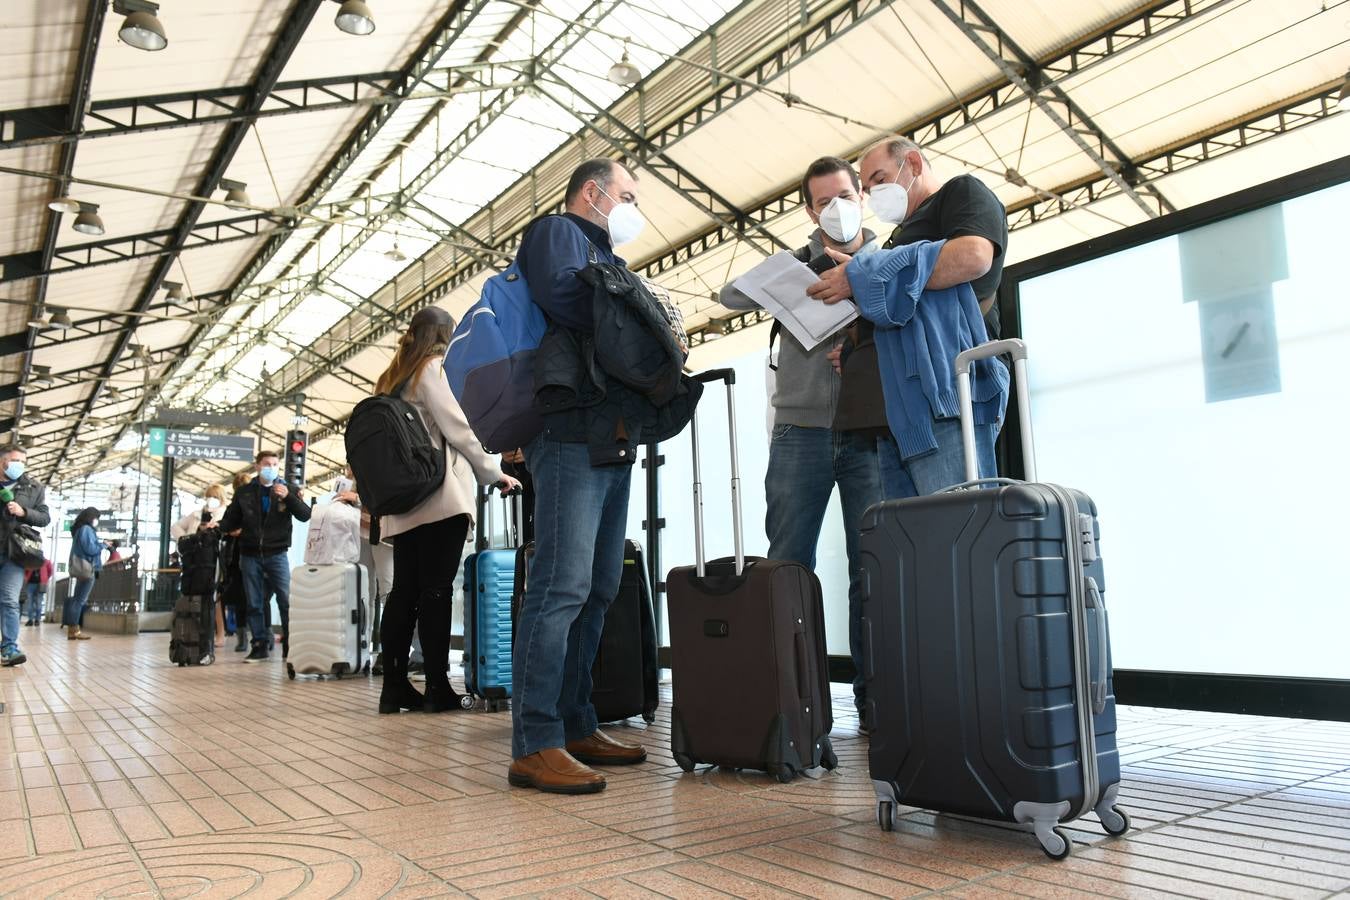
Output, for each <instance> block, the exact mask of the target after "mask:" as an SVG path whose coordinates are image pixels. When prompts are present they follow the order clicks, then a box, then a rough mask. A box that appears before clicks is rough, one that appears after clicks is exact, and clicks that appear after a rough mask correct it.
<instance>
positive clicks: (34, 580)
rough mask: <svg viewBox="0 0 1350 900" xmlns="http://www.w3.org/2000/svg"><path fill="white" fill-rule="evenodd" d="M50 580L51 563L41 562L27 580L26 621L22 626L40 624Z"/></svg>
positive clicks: (47, 560)
mask: <svg viewBox="0 0 1350 900" xmlns="http://www.w3.org/2000/svg"><path fill="white" fill-rule="evenodd" d="M51 580H52V561H51V560H50V559H44V560H42V565H40V566H38V567H37V568H36V569H34V570H33V573H32V575H30V576H29V578H28V620H27V621H26V622H24V623H23V624H24V625H32V626H37V625H41V624H42V611H43V609H44V608H45V607H46V606H47V585H48V584H50V583H51Z"/></svg>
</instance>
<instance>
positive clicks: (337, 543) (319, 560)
mask: <svg viewBox="0 0 1350 900" xmlns="http://www.w3.org/2000/svg"><path fill="white" fill-rule="evenodd" d="M360 561H361V511H360V510H358V509H357V508H356V507H354V506H349V505H348V504H346V503H336V502H334V503H328V504H324V505H323V506H316V507H314V510H313V512H311V513H310V517H309V537H308V539H306V541H305V565H307V566H328V565H333V564H334V563H355V562H360Z"/></svg>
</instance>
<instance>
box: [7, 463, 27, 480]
mask: <svg viewBox="0 0 1350 900" xmlns="http://www.w3.org/2000/svg"><path fill="white" fill-rule="evenodd" d="M26 471H27V466H25V465H24V464H23V463H21V462H19V461H18V460H17V459H16V460H11V461H10V463H9V465H7V466H5V477H6V478H8V479H9V480H10V481H18V480H19V479H20V478H22V477H23V473H24V472H26Z"/></svg>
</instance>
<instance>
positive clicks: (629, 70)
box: [609, 39, 642, 87]
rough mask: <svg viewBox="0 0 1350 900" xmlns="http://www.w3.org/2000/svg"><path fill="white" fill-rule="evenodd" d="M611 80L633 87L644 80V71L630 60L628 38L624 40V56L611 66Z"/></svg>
mask: <svg viewBox="0 0 1350 900" xmlns="http://www.w3.org/2000/svg"><path fill="white" fill-rule="evenodd" d="M609 80H610V81H612V82H614V83H615V84H621V85H623V86H624V87H632V86H633V85H635V84H637V83H638V82H639V81H641V80H642V72H641V71H640V70H639V69H638V67H637V66H635V65H633V64H632V63H631V62H629V61H628V40H627V39H625V40H624V42H623V56H622V57H621V58H620V59H619V61H618V62H616V63H615V64H614V65H612V66H610V67H609Z"/></svg>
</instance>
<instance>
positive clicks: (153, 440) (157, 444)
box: [150, 428, 164, 456]
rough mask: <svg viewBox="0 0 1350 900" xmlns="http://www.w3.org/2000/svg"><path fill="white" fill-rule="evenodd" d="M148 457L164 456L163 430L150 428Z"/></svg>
mask: <svg viewBox="0 0 1350 900" xmlns="http://www.w3.org/2000/svg"><path fill="white" fill-rule="evenodd" d="M150 455H151V456H163V455H164V429H163V428H151V429H150Z"/></svg>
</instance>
